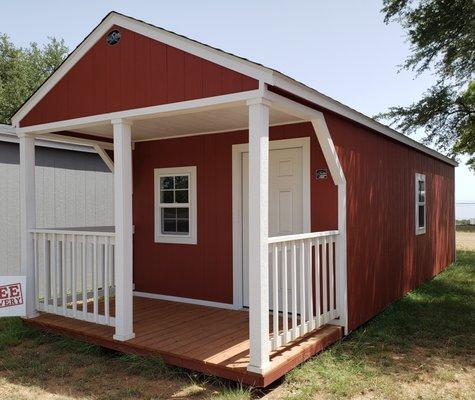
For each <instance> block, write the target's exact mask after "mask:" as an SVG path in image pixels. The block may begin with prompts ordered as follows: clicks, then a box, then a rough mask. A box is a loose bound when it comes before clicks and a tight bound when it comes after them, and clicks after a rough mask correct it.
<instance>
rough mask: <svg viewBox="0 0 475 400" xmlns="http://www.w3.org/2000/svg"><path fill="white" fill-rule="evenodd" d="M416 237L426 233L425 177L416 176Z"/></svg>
mask: <svg viewBox="0 0 475 400" xmlns="http://www.w3.org/2000/svg"><path fill="white" fill-rule="evenodd" d="M415 192H416V202H415V204H416V221H415V222H416V235H420V234H422V233H426V176H425V175H422V174H416V190H415Z"/></svg>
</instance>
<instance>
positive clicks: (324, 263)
mask: <svg viewBox="0 0 475 400" xmlns="http://www.w3.org/2000/svg"><path fill="white" fill-rule="evenodd" d="M327 285H328V281H327V239H326V238H323V240H322V316H323V319H324V321H322V323H324V324H326V323H327V320H326V315H327V312H328V297H327Z"/></svg>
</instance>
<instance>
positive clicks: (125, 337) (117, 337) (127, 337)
mask: <svg viewBox="0 0 475 400" xmlns="http://www.w3.org/2000/svg"><path fill="white" fill-rule="evenodd" d="M134 337H135V333H129V334H128V335H118V334H114V335H113V336H112V339H114V340H118V341H119V342H125V341H127V340H130V339H133V338H134Z"/></svg>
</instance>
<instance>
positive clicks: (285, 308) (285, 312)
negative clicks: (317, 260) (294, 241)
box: [281, 243, 289, 344]
mask: <svg viewBox="0 0 475 400" xmlns="http://www.w3.org/2000/svg"><path fill="white" fill-rule="evenodd" d="M281 264H282V330H283V334H282V339H283V341H282V344H286V343H287V342H288V334H289V305H288V300H289V297H288V296H289V293H288V290H287V275H288V274H287V243H282V262H281Z"/></svg>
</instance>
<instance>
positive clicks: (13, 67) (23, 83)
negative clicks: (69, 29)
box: [0, 34, 68, 124]
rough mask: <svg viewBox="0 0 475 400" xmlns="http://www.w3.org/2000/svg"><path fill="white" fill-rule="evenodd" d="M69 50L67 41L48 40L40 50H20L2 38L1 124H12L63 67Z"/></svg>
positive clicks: (27, 48)
mask: <svg viewBox="0 0 475 400" xmlns="http://www.w3.org/2000/svg"><path fill="white" fill-rule="evenodd" d="M67 54H68V48H67V47H66V46H65V44H64V40H62V39H61V40H57V39H55V38H48V42H47V43H46V44H45V45H44V46H43V47H41V48H40V47H39V46H38V44H36V43H30V45H29V46H28V47H26V48H22V47H16V46H15V45H14V44H13V43H12V42H11V41H10V38H9V37H8V36H7V35H5V34H0V123H3V124H9V123H10V118H11V117H12V115H13V114H14V113H15V112H16V110H17V109H18V108H19V107H20V106H21V105H22V104H23V103H24V102H25V101H26V99H28V97H30V96H31V94H32V93H33V92H34V91H35V90H36V89H37V88H38V87H39V86H40V85H41V84H42V83H43V82H44V81H45V80H46V79H47V78H48V77H49V76H50V75H51V74H52V73H53V72H54V70H55V69H56V68H57V67H58V66H59V65H60V64H61V62H62V61H63V60H64V58H65V57H66V55H67Z"/></svg>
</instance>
